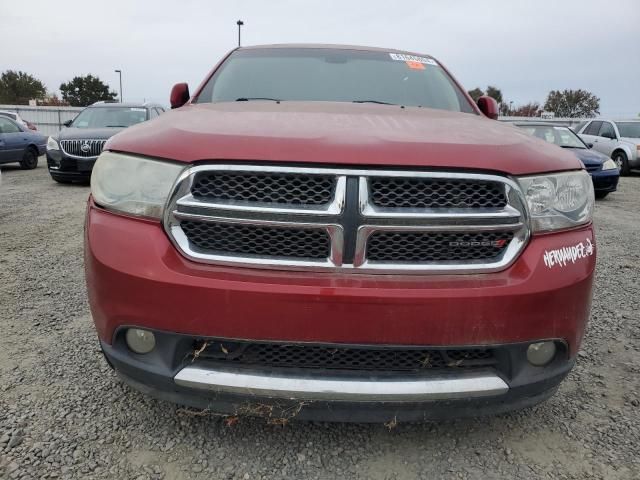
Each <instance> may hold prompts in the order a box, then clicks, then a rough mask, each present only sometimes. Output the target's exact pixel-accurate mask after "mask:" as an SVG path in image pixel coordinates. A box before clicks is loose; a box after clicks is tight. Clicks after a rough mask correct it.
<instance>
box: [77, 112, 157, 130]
mask: <svg viewBox="0 0 640 480" xmlns="http://www.w3.org/2000/svg"><path fill="white" fill-rule="evenodd" d="M146 119H147V109H146V108H136V107H94V108H86V109H84V110H83V111H82V112H80V114H79V115H78V116H77V117H76V118H75V119H74V120H73V123H72V124H71V126H72V127H76V128H106V127H130V126H131V125H135V124H136V123H140V122H144V121H145V120H146Z"/></svg>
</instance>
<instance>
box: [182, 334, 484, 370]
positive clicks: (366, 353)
mask: <svg viewBox="0 0 640 480" xmlns="http://www.w3.org/2000/svg"><path fill="white" fill-rule="evenodd" d="M203 347H204V348H203ZM194 351H199V352H200V353H198V355H197V356H198V359H207V360H213V361H217V362H225V363H229V364H233V365H246V366H264V367H284V368H312V369H337V370H372V371H385V372H394V371H396V372H397V371H404V372H412V371H420V370H426V369H451V368H477V367H488V366H491V365H494V364H496V359H495V357H494V354H493V352H492V350H489V349H481V348H469V349H455V350H445V349H443V350H440V349H434V348H424V347H422V348H421V347H409V348H380V347H350V346H324V345H285V344H269V343H245V342H226V341H225V342H219V341H209V342H207V344H206V346H205V345H204V342H196V344H195V345H194Z"/></svg>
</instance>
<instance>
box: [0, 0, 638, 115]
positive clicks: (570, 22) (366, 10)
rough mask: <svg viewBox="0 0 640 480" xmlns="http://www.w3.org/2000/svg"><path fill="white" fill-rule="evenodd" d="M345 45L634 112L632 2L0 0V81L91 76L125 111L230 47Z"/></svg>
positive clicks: (606, 109) (161, 98)
mask: <svg viewBox="0 0 640 480" xmlns="http://www.w3.org/2000/svg"><path fill="white" fill-rule="evenodd" d="M239 18H241V19H242V20H244V22H245V26H244V27H243V33H242V41H243V44H245V45H254V44H264V43H286V42H315V43H347V44H357V45H371V46H379V47H390V48H398V49H405V50H411V51H417V52H421V53H422V52H424V53H429V54H431V55H433V56H435V57H436V58H438V59H439V60H440V61H441V62H442V63H443V64H444V65H446V66H447V67H448V68H449V69H450V70H451V71H452V72H453V74H454V75H455V76H456V77H457V78H458V80H460V81H461V82H462V84H463V85H464V86H465V88H467V89H468V90H470V89H472V88H474V87H476V86H479V87H481V88H485V87H486V86H487V85H488V84H492V85H496V86H498V87H500V88H501V89H502V92H503V94H504V96H505V98H506V99H507V100H513V101H514V104H515V105H518V104H521V103H526V102H528V101H531V100H536V101H539V102H541V103H542V102H544V100H545V98H546V94H547V93H548V91H549V90H552V89H565V88H571V89H577V88H583V89H587V90H590V91H592V92H593V93H595V94H596V95H597V96H599V97H600V99H601V104H600V106H601V113H602V114H603V115H611V116H630V115H632V116H636V115H637V114H638V113H639V112H640V88H639V85H640V48H639V45H640V1H638V0H608V1H606V2H602V1H598V2H596V1H589V0H535V1H527V2H525V1H524V0H523V1H518V0H492V1H482V0H415V1H414V0H401V1H379V0H358V1H355V0H354V1H350V0H342V1H332V0H304V1H302V0H301V1H294V0H268V1H266V0H264V1H261V0H233V1H225V2H222V1H214V0H209V1H196V0H154V1H145V2H142V1H134V0H104V1H88V0H78V1H75V0H56V1H51V0H29V1H9V0H0V35H1V36H2V43H1V45H2V47H1V48H0V71H4V70H7V69H15V70H23V71H26V72H29V73H31V74H33V75H35V76H36V77H38V78H40V79H41V80H42V81H43V82H44V83H45V84H46V86H47V88H48V89H49V90H50V91H56V92H57V91H58V88H59V86H60V83H62V82H64V81H67V80H70V79H71V78H72V77H73V76H74V75H79V74H87V73H92V74H94V75H97V76H99V77H100V78H101V79H102V80H103V81H105V82H107V83H109V85H110V86H111V87H112V89H113V90H117V89H118V77H117V74H116V73H114V71H113V70H114V69H116V68H119V69H122V71H123V84H124V85H123V90H124V92H123V96H124V99H125V101H126V100H136V101H138V100H140V101H141V100H143V99H147V100H153V101H157V102H160V103H163V104H167V103H168V96H169V91H170V89H171V86H172V85H173V84H174V83H176V82H180V81H187V82H189V85H190V86H191V88H192V90H193V89H194V88H195V87H196V86H197V85H198V84H199V83H200V81H201V80H202V78H203V77H204V75H205V74H206V73H207V72H208V71H209V69H210V68H211V67H212V66H213V65H214V64H215V63H216V62H217V61H218V59H220V57H221V56H222V55H224V54H225V52H227V51H228V50H230V49H232V48H234V47H235V46H236V42H237V27H236V24H235V22H236V20H237V19H239Z"/></svg>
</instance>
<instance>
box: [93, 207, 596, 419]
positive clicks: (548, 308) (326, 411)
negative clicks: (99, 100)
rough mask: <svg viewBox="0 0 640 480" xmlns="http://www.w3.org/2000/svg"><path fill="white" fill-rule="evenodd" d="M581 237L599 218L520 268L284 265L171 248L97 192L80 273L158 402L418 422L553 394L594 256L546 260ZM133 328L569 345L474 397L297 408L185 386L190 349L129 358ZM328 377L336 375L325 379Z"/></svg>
mask: <svg viewBox="0 0 640 480" xmlns="http://www.w3.org/2000/svg"><path fill="white" fill-rule="evenodd" d="M586 240H588V241H589V242H591V243H592V244H595V242H594V239H593V230H592V227H591V226H588V227H585V228H582V229H580V230H574V231H570V232H563V233H557V234H550V235H542V236H534V237H533V238H532V239H531V240H530V242H529V245H528V246H527V247H526V248H525V250H524V251H523V253H522V254H521V256H520V257H519V258H518V259H517V260H516V262H515V263H514V264H513V265H512V266H511V267H509V268H508V269H506V270H504V271H501V272H495V273H488V274H476V275H431V276H429V275H406V276H399V275H368V274H348V273H308V272H281V271H274V270H259V269H245V268H232V267H222V266H213V265H204V264H198V263H194V262H191V261H189V260H186V259H185V258H184V257H182V256H181V255H180V254H179V253H178V252H177V251H176V249H175V248H174V246H173V245H172V244H171V242H170V241H169V239H168V238H167V235H166V234H165V232H164V230H163V229H162V226H161V225H160V223H159V222H154V221H148V220H142V219H133V218H130V217H125V216H121V215H117V214H113V213H110V212H106V211H104V210H103V209H101V208H99V207H97V206H96V205H95V204H93V202H92V201H91V200H90V201H89V205H88V212H87V224H86V229H85V269H86V278H87V289H88V293H89V300H90V305H91V310H92V314H93V319H94V322H95V325H96V328H97V330H98V334H99V337H100V340H101V343H102V348H103V350H104V352H105V355H106V356H107V358H108V360H109V361H110V363H111V364H112V365H113V366H114V367H115V369H116V370H117V371H118V373H119V374H120V375H121V376H123V378H125V379H126V380H127V381H128V382H129V383H131V384H133V385H134V386H136V387H137V388H140V389H142V390H144V391H148V392H149V393H152V394H154V395H155V396H157V397H159V398H164V399H167V400H172V401H175V402H178V403H182V404H186V405H192V406H195V407H200V408H210V409H211V410H213V411H216V412H223V413H226V414H234V413H238V409H240V410H242V411H244V410H243V408H244V407H242V408H241V406H242V405H252V406H255V405H258V404H259V405H268V410H269V411H270V412H274V411H277V410H278V408H279V407H278V406H284V410H285V411H288V410H287V409H290V408H293V409H294V410H296V409H297V410H298V411H299V412H298V414H297V415H296V416H297V417H298V418H316V419H333V420H352V421H366V420H368V419H371V420H374V419H375V420H380V419H385V418H386V420H390V419H392V418H393V417H394V416H396V417H397V418H398V419H404V420H419V419H426V418H441V417H442V416H450V415H455V416H463V415H467V414H469V415H475V414H482V413H497V412H501V411H506V410H509V409H512V408H519V407H524V406H527V405H532V404H534V403H537V402H539V401H541V400H543V399H545V398H547V397H548V396H550V395H551V394H552V393H553V391H554V389H555V388H556V387H557V385H558V383H559V382H560V381H561V380H562V378H563V377H564V376H565V375H566V374H567V372H568V371H569V370H570V368H571V366H572V365H573V360H572V359H573V358H575V355H576V353H577V351H578V349H579V345H580V341H581V339H582V336H583V333H584V328H585V324H586V321H587V318H588V315H589V308H590V303H591V288H592V281H593V271H594V267H595V256H594V255H591V256H586V257H584V258H579V259H576V260H575V261H574V262H571V261H569V262H568V263H566V264H565V265H564V266H560V265H558V264H553V265H549V266H548V264H545V261H544V259H545V256H546V255H547V254H548V253H549V252H551V251H554V250H558V249H563V248H565V247H571V246H574V245H576V244H579V243H584V242H586ZM128 326H136V327H142V328H146V329H150V330H154V331H160V332H165V333H167V334H168V335H169V336H170V337H171V336H174V335H182V336H187V338H189V339H191V340H192V339H206V338H223V339H243V340H257V341H274V342H292V343H308V342H313V343H322V344H327V343H328V344H359V345H400V346H410V345H428V346H434V347H451V346H459V347H462V346H472V345H477V346H498V345H502V346H505V345H506V346H511V347H509V348H516V347H515V345H523V344H526V343H527V342H532V341H537V340H541V339H557V340H559V341H561V342H563V344H564V345H566V348H565V351H566V355H565V356H564V357H563V358H561V359H560V358H559V359H558V363H554V364H553V366H552V367H551V366H550V367H545V368H537V369H534V370H535V371H528V370H527V368H525V366H526V365H528V364H526V361H523V360H522V356H520V359H519V360H514V361H513V362H512V366H511V367H509V368H510V369H511V370H510V369H507V370H504V369H502V370H500V371H492V372H489V373H490V374H491V375H493V377H492V380H491V381H488V380H487V382H489V383H491V382H494V381H495V380H496V378H495V377H497V378H498V379H500V380H501V381H502V382H504V383H505V384H506V385H507V390H506V391H497V390H492V391H490V392H489V394H488V395H485V394H484V393H482V392H478V391H470V392H468V393H470V395H469V396H468V397H467V398H459V397H456V396H455V395H454V396H452V395H451V392H450V391H446V392H445V393H447V395H445V396H444V397H442V398H434V397H433V396H432V395H431V393H432V392H430V391H427V392H424V391H423V392H419V393H420V394H421V395H423V396H422V397H419V398H418V400H416V399H415V398H411V397H410V396H407V397H405V398H407V401H403V402H398V401H397V399H391V400H388V401H385V400H384V398H385V396H384V395H380V399H381V401H379V402H376V401H371V399H370V398H369V399H367V400H365V401H354V400H350V399H348V398H343V397H341V396H339V395H338V396H336V397H335V398H336V399H335V400H331V399H326V398H318V399H316V398H317V397H313V396H312V397H313V400H312V401H311V405H306V404H305V406H304V408H302V409H300V408H298V407H296V405H298V406H300V403H301V402H303V403H304V402H307V401H308V398H307V396H306V395H300V392H298V394H296V395H298V397H299V398H297V397H296V400H289V399H287V398H274V396H273V392H261V391H258V392H257V394H256V392H253V391H251V389H249V390H245V391H244V392H242V391H238V390H233V389H220V388H219V387H220V384H216V383H215V382H213V385H214V388H213V389H210V388H203V387H202V386H199V387H198V388H194V386H193V383H189V382H182V383H180V378H181V377H179V376H178V374H179V372H181V371H182V369H183V368H184V367H185V366H187V365H186V364H185V363H183V362H184V361H185V355H184V352H183V353H182V354H178V353H176V352H174V353H173V354H170V355H168V356H160V357H155V356H153V355H151V354H148V355H146V356H145V355H143V356H140V355H133V354H130V353H129V350H128V349H127V348H126V346H124V347H123V345H124V344H123V343H118V342H119V340H118V338H119V335H120V334H119V332H122V331H123V329H124V328H126V327H128ZM523 342H524V343H523ZM505 348H506V347H505ZM529 368H533V367H529ZM522 372H525V373H522ZM527 372H528V373H527ZM192 373H193V372H192ZM227 373H229V372H227ZM233 373H234V372H231V374H233ZM259 373H260V375H261V376H263V377H264V376H265V375H266V374H265V372H264V371H261V372H259ZM485 373H486V372H485ZM176 376H178V377H177V378H176ZM267 376H268V375H267ZM219 378H221V377H219ZM320 380H330V378H329V377H327V376H326V375H323V376H322V377H321V378H320ZM360 380H362V379H360ZM374 381H377V380H375V379H374ZM487 382H484V383H485V384H486V383H487ZM245 383H246V382H245ZM315 385H316V386H317V387H318V386H319V387H322V386H321V384H319V383H316V384H315ZM254 386H255V385H254ZM423 387H424V386H423ZM319 389H320V390H322V388H319ZM490 390H491V389H490ZM425 394H426V396H424V395H425ZM285 397H286V395H285ZM386 420H385V421H386Z"/></svg>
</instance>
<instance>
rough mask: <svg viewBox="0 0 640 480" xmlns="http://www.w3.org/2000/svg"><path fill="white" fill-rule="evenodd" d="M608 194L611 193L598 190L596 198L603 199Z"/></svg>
mask: <svg viewBox="0 0 640 480" xmlns="http://www.w3.org/2000/svg"><path fill="white" fill-rule="evenodd" d="M607 195H609V192H596V198H597V199H599V200H602V199H603V198H605V197H606V196H607Z"/></svg>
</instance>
